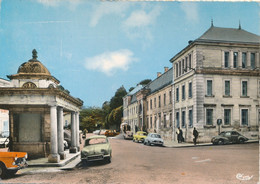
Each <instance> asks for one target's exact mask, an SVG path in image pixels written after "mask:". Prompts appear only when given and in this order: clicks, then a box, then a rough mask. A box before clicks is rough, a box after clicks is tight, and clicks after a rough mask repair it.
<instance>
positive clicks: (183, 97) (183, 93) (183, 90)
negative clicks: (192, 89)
mask: <svg viewBox="0 0 260 184" xmlns="http://www.w3.org/2000/svg"><path fill="white" fill-rule="evenodd" d="M182 100H185V85H183V86H182Z"/></svg>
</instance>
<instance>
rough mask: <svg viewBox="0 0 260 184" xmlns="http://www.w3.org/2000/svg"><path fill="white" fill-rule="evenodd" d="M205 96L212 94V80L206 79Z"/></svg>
mask: <svg viewBox="0 0 260 184" xmlns="http://www.w3.org/2000/svg"><path fill="white" fill-rule="evenodd" d="M207 96H212V80H207Z"/></svg>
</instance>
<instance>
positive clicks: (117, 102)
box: [110, 86, 127, 110]
mask: <svg viewBox="0 0 260 184" xmlns="http://www.w3.org/2000/svg"><path fill="white" fill-rule="evenodd" d="M126 94H127V92H126V90H125V88H124V86H121V87H120V88H119V89H118V90H117V91H116V93H115V96H113V97H112V98H111V100H110V108H111V110H113V109H116V108H117V107H120V106H121V105H123V97H124V96H125V95H126Z"/></svg>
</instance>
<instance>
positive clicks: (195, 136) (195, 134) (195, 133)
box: [193, 127, 199, 145]
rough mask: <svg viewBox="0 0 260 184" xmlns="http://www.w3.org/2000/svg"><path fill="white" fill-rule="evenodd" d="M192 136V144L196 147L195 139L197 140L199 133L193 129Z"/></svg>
mask: <svg viewBox="0 0 260 184" xmlns="http://www.w3.org/2000/svg"><path fill="white" fill-rule="evenodd" d="M193 136H194V138H193V142H194V145H196V144H197V139H198V136H199V132H198V131H197V130H196V128H195V127H194V129H193Z"/></svg>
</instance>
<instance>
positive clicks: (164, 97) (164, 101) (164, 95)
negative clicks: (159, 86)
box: [163, 93, 166, 106]
mask: <svg viewBox="0 0 260 184" xmlns="http://www.w3.org/2000/svg"><path fill="white" fill-rule="evenodd" d="M163 105H164V106H165V105H166V93H164V94H163Z"/></svg>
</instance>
